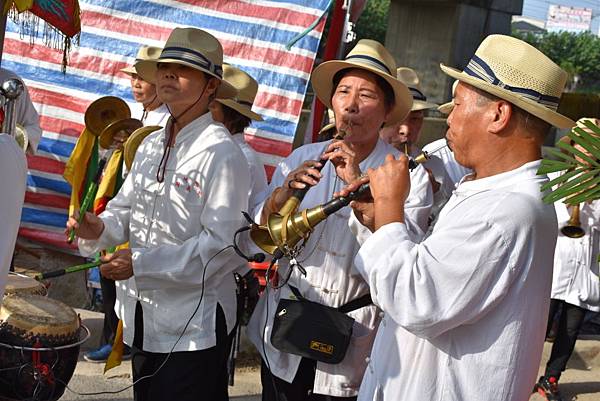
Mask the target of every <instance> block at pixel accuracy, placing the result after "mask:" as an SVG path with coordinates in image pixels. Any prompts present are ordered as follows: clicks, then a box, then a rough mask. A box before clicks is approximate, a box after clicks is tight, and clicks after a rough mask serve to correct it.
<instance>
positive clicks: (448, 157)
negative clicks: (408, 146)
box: [423, 138, 472, 186]
mask: <svg viewBox="0 0 600 401" xmlns="http://www.w3.org/2000/svg"><path fill="white" fill-rule="evenodd" d="M445 143H446V139H445V138H442V139H438V140H437V141H433V142H431V143H429V144H427V145H425V146H423V150H424V151H426V152H431V151H434V150H436V149H439V147H440V146H442V145H444V144H445ZM433 156H436V157H438V158H439V159H440V160H441V161H442V163H443V164H444V168H445V169H446V172H447V173H448V176H449V177H450V179H451V180H452V182H453V183H454V186H456V185H458V183H459V182H460V180H462V178H463V177H464V176H465V175H467V174H471V173H472V171H471V170H470V169H468V168H466V167H464V166H462V165H460V164H458V162H457V161H456V159H455V158H454V153H452V151H451V150H450V148H448V147H445V148H442V149H439V150H438V151H437V152H435V153H434V154H433Z"/></svg>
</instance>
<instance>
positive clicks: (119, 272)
mask: <svg viewBox="0 0 600 401" xmlns="http://www.w3.org/2000/svg"><path fill="white" fill-rule="evenodd" d="M100 260H101V261H102V262H104V263H102V264H101V265H100V272H101V273H102V275H103V276H104V277H105V278H107V279H109V280H127V279H128V278H129V277H131V276H133V264H132V263H131V249H119V250H118V251H116V252H115V253H112V254H108V255H104V256H103V257H101V258H100Z"/></svg>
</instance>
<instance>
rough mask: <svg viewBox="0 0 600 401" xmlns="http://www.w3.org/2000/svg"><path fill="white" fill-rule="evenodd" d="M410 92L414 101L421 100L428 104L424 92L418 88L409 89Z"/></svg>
mask: <svg viewBox="0 0 600 401" xmlns="http://www.w3.org/2000/svg"><path fill="white" fill-rule="evenodd" d="M408 90H409V91H410V94H411V95H412V97H413V100H420V101H422V102H426V101H427V96H425V95H424V94H423V92H421V91H420V90H418V89H417V88H410V87H409V88H408Z"/></svg>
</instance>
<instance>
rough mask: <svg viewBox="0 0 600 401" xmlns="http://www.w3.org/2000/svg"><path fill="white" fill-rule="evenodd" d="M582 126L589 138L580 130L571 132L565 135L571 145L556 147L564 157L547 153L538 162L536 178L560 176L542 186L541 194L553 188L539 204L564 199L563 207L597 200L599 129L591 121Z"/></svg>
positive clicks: (552, 151)
mask: <svg viewBox="0 0 600 401" xmlns="http://www.w3.org/2000/svg"><path fill="white" fill-rule="evenodd" d="M583 124H584V125H585V126H586V128H588V129H589V130H590V131H592V132H593V134H592V133H590V132H587V131H584V130H583V129H582V128H580V127H575V128H573V129H572V130H571V132H569V133H568V134H567V136H568V137H569V139H571V144H569V143H566V142H562V141H560V142H558V143H557V147H558V148H559V149H563V150H564V151H565V152H566V153H565V152H561V151H560V150H558V149H549V150H548V153H549V157H548V158H545V159H543V160H542V163H541V165H540V168H539V169H538V174H548V173H555V172H561V171H563V172H564V173H563V174H561V175H560V176H558V177H557V178H555V179H553V180H551V181H549V182H547V183H546V184H544V185H543V186H542V188H541V189H542V191H548V190H551V189H552V187H556V189H554V190H553V191H552V192H550V193H548V194H546V195H545V196H544V198H543V200H544V202H546V203H554V202H557V201H559V200H561V199H565V203H568V204H571V205H574V204H579V203H581V202H585V201H590V200H594V199H600V127H598V126H596V125H594V124H593V123H592V122H591V121H585V122H584V123H583ZM572 144H573V145H574V144H577V145H579V146H581V147H582V148H583V149H585V151H586V152H587V153H588V154H586V153H584V152H582V151H580V150H579V149H576V148H575V147H574V146H573V145H572ZM576 157H577V158H579V159H580V160H577V159H576Z"/></svg>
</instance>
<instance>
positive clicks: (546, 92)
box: [440, 35, 575, 128]
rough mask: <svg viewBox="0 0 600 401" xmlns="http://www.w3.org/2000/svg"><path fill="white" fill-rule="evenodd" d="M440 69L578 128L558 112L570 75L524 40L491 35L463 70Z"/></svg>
mask: <svg viewBox="0 0 600 401" xmlns="http://www.w3.org/2000/svg"><path fill="white" fill-rule="evenodd" d="M440 67H441V68H442V71H444V72H445V73H446V74H448V75H449V76H451V77H452V78H455V79H458V80H459V81H461V82H464V83H466V84H469V85H471V86H474V87H475V88H478V89H481V90H482V91H484V92H487V93H490V94H492V95H494V96H497V97H499V98H500V99H504V100H506V101H508V102H510V103H512V104H514V105H515V106H517V107H519V108H521V109H523V110H525V111H527V112H529V113H531V114H533V115H534V116H536V117H538V118H540V119H541V120H544V121H546V122H547V123H549V124H552V125H554V126H555V127H558V128H571V127H572V126H573V125H575V122H574V121H573V120H571V119H570V118H568V117H565V116H563V115H562V114H559V113H558V112H557V111H556V110H557V109H558V103H559V101H560V96H561V95H562V92H563V90H564V88H565V84H566V82H567V77H568V75H567V73H566V72H565V71H563V70H562V69H561V68H560V67H559V66H558V65H556V64H555V63H554V62H553V61H552V60H550V59H549V58H548V57H546V55H544V53H542V52H540V51H539V50H537V49H536V48H535V47H533V46H531V45H529V44H527V43H525V42H523V41H522V40H519V39H516V38H513V37H510V36H505V35H490V36H488V37H487V38H485V39H484V40H483V42H481V44H480V45H479V48H478V49H477V51H476V52H475V55H474V56H473V58H471V61H469V64H468V65H467V66H466V67H465V69H464V70H463V71H460V70H457V69H456V68H452V67H448V66H445V65H444V64H440Z"/></svg>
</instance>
